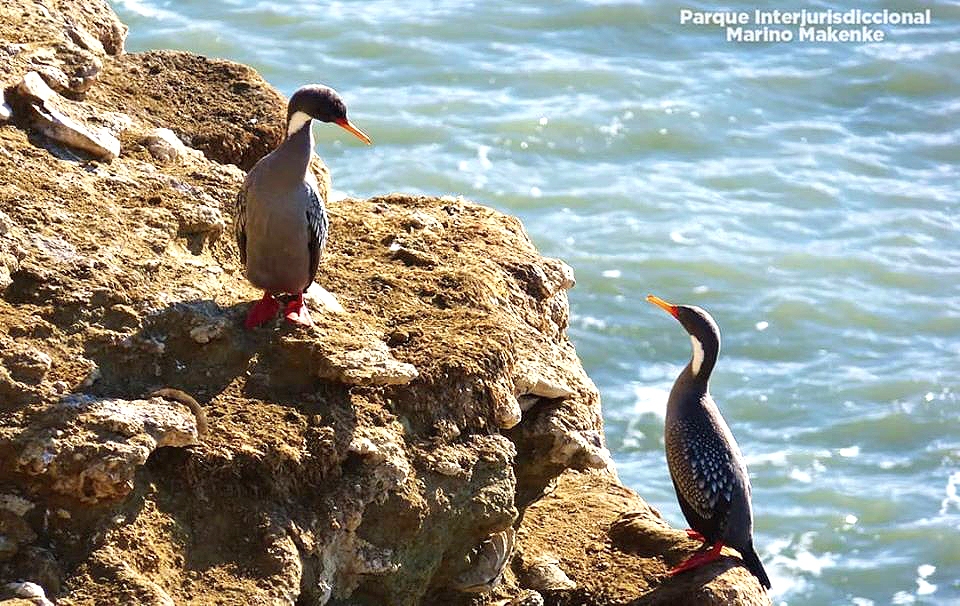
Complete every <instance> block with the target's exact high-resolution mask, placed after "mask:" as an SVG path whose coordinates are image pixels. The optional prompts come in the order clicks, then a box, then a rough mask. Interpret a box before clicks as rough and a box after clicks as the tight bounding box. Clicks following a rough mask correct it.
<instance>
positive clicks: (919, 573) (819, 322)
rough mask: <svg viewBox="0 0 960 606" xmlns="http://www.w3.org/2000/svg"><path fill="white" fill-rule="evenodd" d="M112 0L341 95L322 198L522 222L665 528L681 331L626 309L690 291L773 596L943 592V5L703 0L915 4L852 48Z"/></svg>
mask: <svg viewBox="0 0 960 606" xmlns="http://www.w3.org/2000/svg"><path fill="white" fill-rule="evenodd" d="M114 8H115V9H116V10H117V12H118V13H119V14H120V17H121V18H122V19H123V21H124V22H126V23H127V24H128V25H130V27H131V33H130V37H129V38H128V42H127V48H128V50H129V51H138V50H148V49H156V48H175V49H183V50H189V51H193V52H197V53H200V54H204V55H208V56H214V57H223V58H228V59H232V60H235V61H239V62H242V63H246V64H248V65H251V66H253V67H255V68H257V69H258V70H259V71H260V72H261V73H262V74H263V76H264V77H265V78H266V79H267V80H269V81H270V82H271V83H273V84H274V85H275V86H277V87H278V88H279V89H280V90H281V91H283V92H284V93H286V94H288V95H289V94H290V93H291V92H292V91H293V90H294V89H295V88H296V87H297V86H298V85H300V84H303V83H308V82H315V81H318V82H323V83H326V84H329V85H331V86H333V87H335V88H337V89H338V90H339V91H340V92H341V93H342V95H343V96H344V97H345V99H346V101H347V104H348V107H349V108H350V115H351V119H352V120H353V121H354V122H355V123H356V124H357V125H358V126H360V127H361V128H363V129H364V130H365V131H366V132H367V133H369V134H370V135H371V136H372V137H373V139H374V142H375V145H374V146H373V147H370V148H367V147H365V146H363V145H361V144H359V143H358V142H356V141H355V140H353V139H352V138H351V137H349V135H346V134H345V133H343V132H340V131H339V130H338V129H335V128H320V127H318V128H317V129H316V130H315V132H316V133H317V139H318V152H319V153H320V154H321V155H322V156H323V157H324V159H325V160H326V162H327V164H328V165H329V166H330V168H331V170H332V173H333V180H334V181H333V183H334V188H335V189H336V190H337V191H338V192H340V193H341V194H342V195H350V196H370V195H374V194H380V193H386V192H392V191H402V192H414V193H424V194H436V195H443V194H462V195H464V196H466V197H468V198H471V199H473V200H476V201H477V202H481V203H484V204H488V205H492V206H494V207H496V208H499V209H501V210H503V211H505V212H508V213H512V214H515V215H518V216H520V217H521V218H522V219H523V221H524V223H525V225H526V227H527V230H528V232H529V234H530V235H531V237H532V238H533V240H534V241H535V242H536V244H537V246H538V247H539V248H540V250H541V251H542V252H543V253H544V254H546V255H549V256H555V257H560V258H562V259H564V260H566V261H567V262H568V263H569V264H570V265H571V266H573V267H574V269H575V270H576V275H577V286H576V288H575V289H574V290H573V291H572V293H571V307H572V319H571V326H570V335H571V337H572V338H573V340H574V341H575V343H576V346H577V351H578V352H579V354H580V357H581V358H582V360H583V363H584V365H585V367H586V369H587V372H588V373H589V374H590V376H591V377H592V378H593V379H594V381H596V383H597V385H598V387H599V388H600V391H601V394H602V397H603V407H604V416H605V420H606V431H607V437H608V440H609V446H610V449H611V451H612V452H613V455H614V458H615V459H616V461H617V463H618V467H619V469H620V473H621V476H622V478H623V480H624V481H625V482H626V483H627V484H629V485H630V486H632V487H634V488H635V489H636V490H637V491H639V492H640V493H641V494H642V495H643V496H644V497H646V498H647V499H648V500H650V501H651V502H652V503H653V504H654V505H655V506H656V507H658V508H659V509H660V510H661V511H662V512H663V513H664V515H666V516H667V517H668V518H669V519H670V520H671V521H672V522H673V523H674V524H675V525H678V526H683V525H684V524H683V518H682V515H681V513H680V511H679V508H678V506H677V504H676V500H675V497H674V494H673V490H672V487H671V484H670V479H669V476H668V474H667V468H666V463H665V461H664V456H663V439H662V434H663V429H662V422H663V413H664V407H665V402H666V397H667V393H668V391H669V389H670V386H671V384H672V382H673V379H674V377H675V376H676V374H677V372H678V371H679V370H680V368H681V367H682V366H683V364H685V363H686V360H687V359H688V357H689V353H690V352H689V348H690V342H689V340H688V339H687V337H686V335H685V334H684V333H683V331H682V329H681V327H680V326H679V325H678V324H676V322H675V321H674V320H673V319H671V318H670V317H669V316H667V315H666V314H664V313H663V312H662V311H661V310H659V309H657V308H655V307H653V306H651V305H649V304H647V303H646V302H644V300H643V297H644V296H645V295H646V294H647V293H648V292H652V293H655V294H657V295H659V296H661V297H663V298H665V299H667V300H669V301H673V302H677V303H690V304H697V305H701V306H703V307H705V308H706V309H708V310H709V311H710V312H711V313H712V314H713V315H714V317H715V318H716V320H717V322H718V323H719V325H720V327H721V330H722V332H723V338H724V343H723V351H722V352H721V358H720V362H719V365H718V367H717V370H716V372H715V374H714V379H713V382H712V391H713V393H714V396H715V398H716V399H717V401H718V403H719V405H720V407H721V409H722V411H723V412H724V414H725V415H726V417H727V420H728V421H729V423H730V425H731V426H732V429H733V431H734V434H735V435H736V436H737V438H738V440H739V442H740V445H741V448H742V450H743V451H744V454H745V456H746V458H747V462H748V465H749V467H750V471H751V476H752V481H753V492H754V509H755V514H756V535H755V536H756V542H757V545H758V550H759V552H760V556H761V558H762V559H763V560H764V562H765V563H766V566H767V569H768V571H769V572H770V576H771V578H772V580H773V585H774V589H773V598H774V603H775V604H791V605H801V604H854V605H857V606H867V605H871V604H876V605H880V604H960V395H958V394H960V195H958V186H960V4H958V3H957V2H935V3H920V2H918V3H916V4H910V3H899V4H898V3H894V2H886V3H870V2H864V3H862V4H844V5H842V4H838V3H832V2H822V1H817V0H813V1H811V2H809V3H807V4H801V3H798V4H795V5H792V4H790V5H788V4H783V3H781V4H776V5H774V4H770V3H765V2H761V1H760V0H757V2H756V3H753V4H751V3H748V2H742V1H740V0H734V1H732V2H730V3H728V4H726V5H724V8H725V9H727V10H732V11H746V12H748V13H749V15H750V18H751V19H752V18H753V17H754V15H753V11H754V10H755V9H760V10H764V11H771V10H773V9H782V10H800V9H808V10H813V11H826V10H828V9H833V10H837V11H843V10H847V9H869V10H877V9H882V8H886V9H890V10H894V11H897V10H901V11H902V10H922V9H926V8H930V9H931V14H932V22H931V23H930V24H929V25H920V26H906V25H881V26H875V27H873V28H872V29H880V30H882V31H883V32H884V37H885V40H884V41H883V42H872V43H842V42H822V43H817V42H801V41H799V40H797V39H796V38H797V37H798V36H799V32H798V31H797V28H796V27H794V26H775V27H774V28H773V29H789V30H792V33H793V34H794V36H795V39H794V40H793V41H792V42H780V43H770V42H767V43H763V42H761V43H748V42H735V41H727V39H726V31H725V30H724V29H723V28H721V27H715V26H695V25H692V24H681V23H680V11H681V9H685V8H686V9H692V10H710V9H712V8H713V7H712V6H711V5H707V4H703V3H690V4H679V3H675V2H673V1H666V2H640V3H626V2H615V1H597V0H594V1H582V2H572V1H568V0H560V1H555V2H549V1H546V0H543V1H540V2H530V1H519V2H502V1H500V0H492V1H488V2H468V1H462V2H460V1H456V2H455V1H449V0H448V1H440V2H427V1H424V0H409V1H408V2H403V3H401V2H387V1H384V0H373V1H368V2H360V1H338V2H323V1H318V2H306V1H304V0H294V1H291V2H257V1H253V0H251V1H239V0H234V1H226V2H223V1H216V2H215V1H211V0H182V1H181V0H176V1H174V0H116V1H115V2H114ZM749 27H751V28H752V27H753V26H749ZM838 27H839V28H841V29H859V27H853V26H844V25H840V26H838ZM821 29H822V28H821ZM332 237H336V234H334V235H333V236H332Z"/></svg>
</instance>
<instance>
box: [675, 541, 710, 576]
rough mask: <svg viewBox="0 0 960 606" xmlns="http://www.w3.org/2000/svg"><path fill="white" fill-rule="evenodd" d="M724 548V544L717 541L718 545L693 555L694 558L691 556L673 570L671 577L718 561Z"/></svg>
mask: <svg viewBox="0 0 960 606" xmlns="http://www.w3.org/2000/svg"><path fill="white" fill-rule="evenodd" d="M722 548H723V543H722V542H720V541H717V542H716V543H714V545H713V547H711V548H710V549H709V550H708V551H702V552H700V553H695V554H693V556H691V557H690V559H688V560H687V561H685V562H683V563H682V564H680V565H679V566H677V567H676V568H674V569H673V570H671V571H670V572H669V573H668V574H669V575H670V576H673V575H675V574H677V573H679V572H683V571H684V570H692V569H694V568H699V567H700V566H703V565H704V564H707V563H709V562H712V561H714V560H716V559H719V558H720V550H721V549H722Z"/></svg>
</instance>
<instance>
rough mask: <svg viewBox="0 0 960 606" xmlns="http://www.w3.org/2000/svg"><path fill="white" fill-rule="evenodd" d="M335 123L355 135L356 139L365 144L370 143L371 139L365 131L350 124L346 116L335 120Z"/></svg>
mask: <svg viewBox="0 0 960 606" xmlns="http://www.w3.org/2000/svg"><path fill="white" fill-rule="evenodd" d="M336 124H337V126H340V127H341V128H343V129H344V130H345V131H347V132H349V133H351V134H353V136H355V137H356V138H357V139H360V140H361V141H363V142H364V143H366V144H367V145H370V144H371V143H372V141H371V140H370V137H368V136H367V133H365V132H363V131H362V130H360V129H359V128H357V127H356V126H354V125H353V124H350V121H349V120H347V119H346V118H344V119H343V120H337V122H336Z"/></svg>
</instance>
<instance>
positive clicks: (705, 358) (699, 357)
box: [685, 335, 720, 385]
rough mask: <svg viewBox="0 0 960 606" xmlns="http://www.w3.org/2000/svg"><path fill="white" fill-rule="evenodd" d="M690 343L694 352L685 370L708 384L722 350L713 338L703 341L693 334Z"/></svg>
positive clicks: (696, 379)
mask: <svg viewBox="0 0 960 606" xmlns="http://www.w3.org/2000/svg"><path fill="white" fill-rule="evenodd" d="M690 345H691V346H692V348H693V354H692V355H691V356H690V362H689V363H688V364H687V368H686V369H685V370H686V371H689V372H690V375H691V377H692V379H693V380H695V381H696V382H698V383H703V384H704V385H707V384H708V383H709V382H710V373H712V372H713V367H714V366H715V365H716V363H717V355H718V354H719V353H720V350H719V348H718V347H717V346H716V345H715V344H714V343H713V342H712V341H711V340H708V341H707V342H702V341H700V339H698V338H697V337H695V336H693V335H690Z"/></svg>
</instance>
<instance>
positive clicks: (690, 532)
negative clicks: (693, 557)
mask: <svg viewBox="0 0 960 606" xmlns="http://www.w3.org/2000/svg"><path fill="white" fill-rule="evenodd" d="M687 538H688V539H693V540H694V541H700V542H701V543H706V542H707V538H706V537H705V536H703V535H702V534H700V533H699V532H697V531H696V530H694V529H693V528H687Z"/></svg>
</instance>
